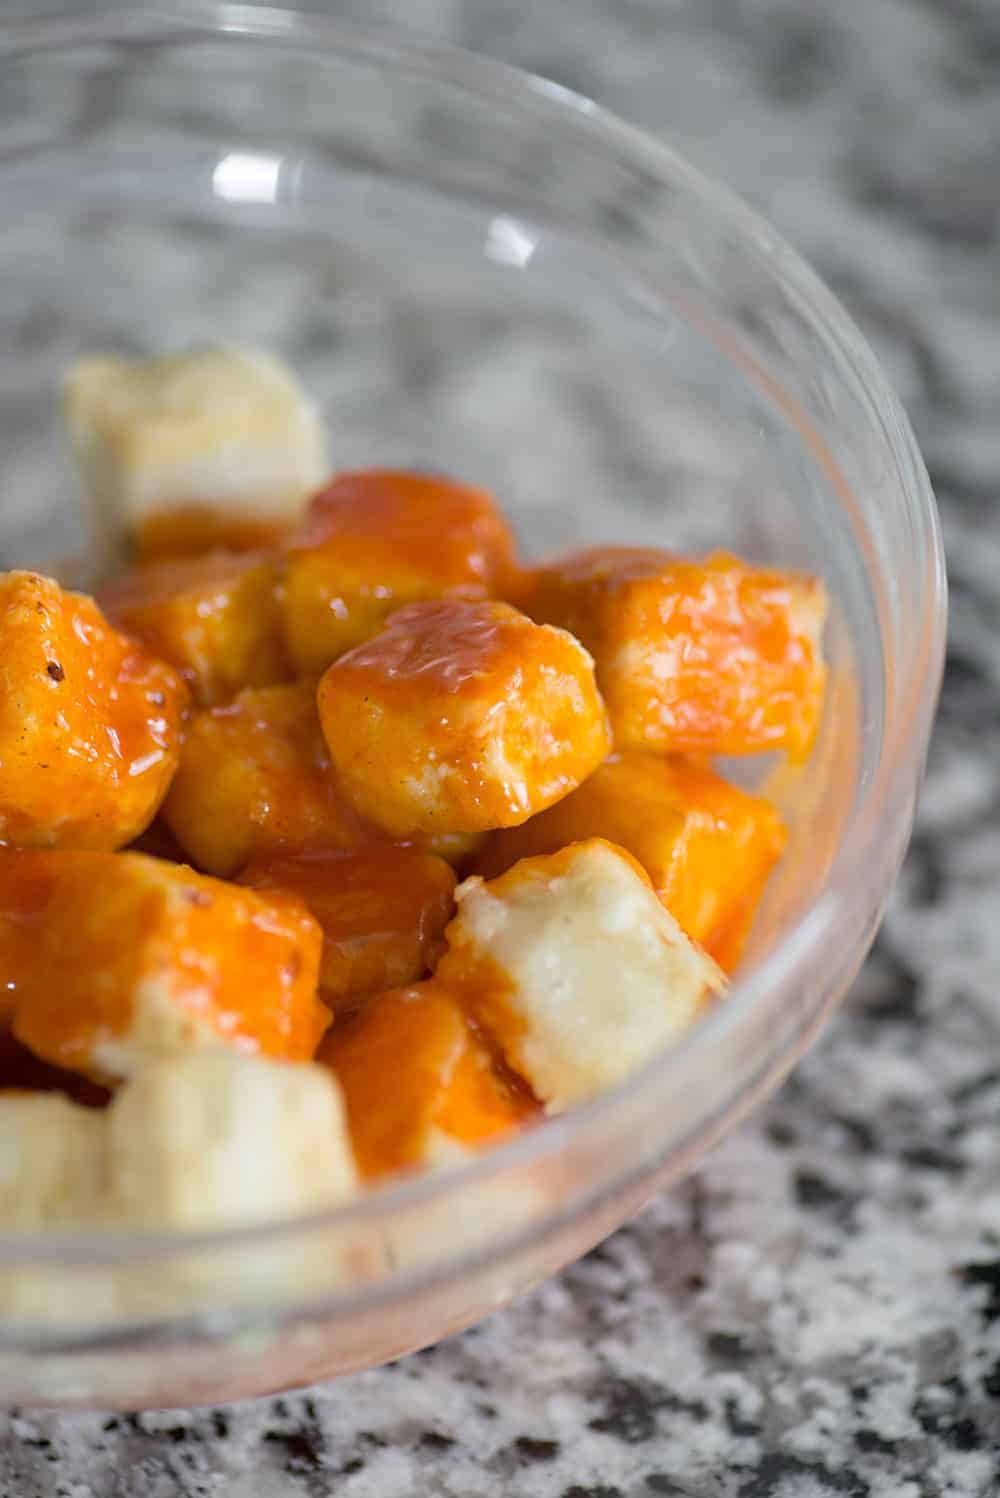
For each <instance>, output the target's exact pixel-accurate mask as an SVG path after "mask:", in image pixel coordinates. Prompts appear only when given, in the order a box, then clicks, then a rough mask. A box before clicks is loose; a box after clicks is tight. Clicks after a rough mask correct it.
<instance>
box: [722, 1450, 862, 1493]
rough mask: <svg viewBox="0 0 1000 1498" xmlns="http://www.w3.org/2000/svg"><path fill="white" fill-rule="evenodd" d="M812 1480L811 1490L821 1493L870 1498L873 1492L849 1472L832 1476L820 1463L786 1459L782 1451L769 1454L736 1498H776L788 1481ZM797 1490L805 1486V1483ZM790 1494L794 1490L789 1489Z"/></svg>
mask: <svg viewBox="0 0 1000 1498" xmlns="http://www.w3.org/2000/svg"><path fill="white" fill-rule="evenodd" d="M796 1478H803V1479H809V1486H810V1490H811V1491H812V1492H813V1493H814V1494H816V1495H817V1498H818V1495H819V1494H821V1493H844V1494H846V1495H847V1498H869V1495H870V1493H871V1489H870V1488H869V1486H868V1484H867V1483H866V1482H865V1480H864V1478H863V1477H861V1476H860V1474H859V1473H857V1472H852V1471H851V1470H850V1468H840V1469H839V1470H838V1471H836V1472H831V1471H830V1469H829V1467H824V1466H823V1465H822V1464H821V1463H820V1462H806V1461H802V1460H801V1458H799V1457H797V1456H786V1455H784V1454H782V1453H781V1452H780V1451H769V1452H768V1453H767V1455H766V1456H764V1457H762V1458H761V1460H760V1461H759V1462H758V1464H757V1466H756V1467H754V1469H753V1471H752V1472H751V1473H750V1474H749V1475H748V1477H747V1478H746V1480H745V1482H744V1483H743V1485H742V1487H740V1488H739V1489H738V1492H737V1498H775V1494H776V1493H779V1492H781V1491H782V1485H783V1484H784V1482H785V1479H791V1480H792V1482H794V1479H796ZM798 1486H800V1487H801V1486H804V1484H803V1483H800V1484H798ZM789 1491H791V1487H789Z"/></svg>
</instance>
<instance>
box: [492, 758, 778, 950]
mask: <svg viewBox="0 0 1000 1498" xmlns="http://www.w3.org/2000/svg"><path fill="white" fill-rule="evenodd" d="M590 837H601V838H605V839H607V840H608V841H609V842H613V843H616V844H618V845H619V846H620V847H622V848H625V849H626V850H627V851H628V852H629V853H631V854H632V855H633V856H634V857H635V858H636V859H637V860H638V861H639V863H640V864H641V865H642V867H643V868H644V869H645V871H646V873H647V874H648V876H649V878H650V880H651V881H652V885H653V888H654V889H655V890H656V893H657V894H658V895H659V897H660V899H661V900H662V902H663V904H664V905H665V906H666V908H667V909H668V910H669V911H670V913H671V914H672V915H673V916H674V918H675V920H676V921H677V922H678V924H679V925H680V926H681V928H682V929H683V930H684V931H685V932H686V933H687V935H688V936H690V937H691V939H692V940H693V941H696V942H698V943H699V944H700V945H701V946H703V947H704V948H705V950H706V951H707V952H708V953H709V954H710V955H711V956H712V957H714V958H715V960H716V962H718V963H719V965H720V967H722V968H723V969H725V970H726V971H727V972H731V971H732V970H733V968H734V967H735V966H736V963H737V962H738V961H739V957H740V953H741V951H742V947H743V943H744V941H745V938H746V935H747V932H748V931H749V927H750V924H751V922H752V920H753V916H754V912H755V910H756V907H757V904H758V902H759V900H760V897H761V895H762V893H763V890H764V886H765V884H766V882H767V879H768V876H769V875H770V873H771V870H772V869H773V867H774V865H775V864H776V863H777V861H778V859H779V858H780V856H781V854H782V852H783V850H784V847H785V842H786V832H785V829H784V826H783V825H782V822H781V819H780V817H779V816H778V814H777V812H776V811H775V810H774V808H773V807H772V806H771V805H770V803H769V802H767V801H766V800H764V799H763V797H761V796H752V795H749V794H748V793H747V792H746V791H743V790H741V789H740V788H739V787H738V786H735V785H731V784H729V782H728V781H726V780H724V779H723V778H722V777H721V776H720V775H717V774H716V773H715V772H714V771H713V770H712V769H710V768H709V767H708V766H707V765H702V764H699V763H697V762H696V761H691V760H684V759H681V758H677V757H674V758H668V757H664V756H661V755H654V754H645V753H641V752H638V751H636V750H624V751H622V752H621V753H619V754H613V755H611V756H610V757H609V758H608V759H606V760H605V761H604V763H603V765H601V766H600V767H599V768H598V769H597V770H595V771H594V773H593V775H591V776H590V778H589V779H588V780H586V781H584V783H583V785H582V786H580V788H579V789H578V790H576V791H573V792H572V794H571V795H569V796H567V797H566V798H565V799H564V800H562V801H560V802H558V803H557V804H556V805H555V806H553V807H551V808H550V809H549V810H548V811H544V812H542V813H541V814H540V815H539V816H537V817H532V818H531V820H530V821H528V822H525V823H524V824H523V825H522V826H521V827H515V828H511V829H509V830H507V831H502V832H496V833H494V834H492V836H491V837H490V839H489V841H488V843H487V845H486V847H485V848H484V850H483V852H482V853H481V854H480V855H479V857H478V859H477V860H476V862H475V870H476V872H477V873H479V874H482V875H483V876H484V877H485V878H487V879H492V878H494V877H496V875H498V874H501V873H503V872H504V871H505V870H506V869H509V868H510V867H511V865H512V864H514V863H516V862H517V860H518V859H519V858H528V857H532V856H534V855H536V854H540V853H554V852H556V850H557V849H559V848H564V847H565V846H566V845H567V844H568V843H572V842H578V841H582V840H583V839H585V838H590Z"/></svg>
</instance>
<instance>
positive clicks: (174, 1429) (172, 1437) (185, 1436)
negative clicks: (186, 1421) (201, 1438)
mask: <svg viewBox="0 0 1000 1498" xmlns="http://www.w3.org/2000/svg"><path fill="white" fill-rule="evenodd" d="M161 1435H162V1436H163V1437H164V1438H165V1439H166V1440H168V1441H169V1442H170V1443H171V1444H172V1445H174V1446H183V1444H184V1442H185V1441H194V1440H197V1439H198V1432H197V1431H195V1430H192V1429H191V1428H190V1427H189V1426H187V1425H170V1426H168V1427H167V1429H166V1430H164V1431H161Z"/></svg>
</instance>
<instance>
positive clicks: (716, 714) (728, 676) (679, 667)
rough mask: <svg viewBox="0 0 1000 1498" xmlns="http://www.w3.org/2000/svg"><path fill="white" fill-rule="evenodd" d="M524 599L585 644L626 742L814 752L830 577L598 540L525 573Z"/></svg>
mask: <svg viewBox="0 0 1000 1498" xmlns="http://www.w3.org/2000/svg"><path fill="white" fill-rule="evenodd" d="M517 597H518V602H519V603H520V604H521V606H522V607H523V608H524V609H525V611H526V612H527V613H529V614H530V615H531V617H532V618H534V619H538V620H544V621H547V622H549V623H552V624H559V625H562V626H563V628H565V629H568V630H570V631H572V633H573V634H575V635H576V636H577V637H578V638H579V639H580V640H582V642H583V643H584V644H585V645H586V646H587V649H588V650H589V651H590V652H591V654H592V655H593V657H594V660H595V662H596V666H597V680H598V684H599V686H600V688H601V691H602V693H603V695H604V698H605V701H606V702H607V706H608V712H609V715H610V718H611V724H612V729H613V732H614V736H615V743H616V745H617V746H618V747H619V748H636V749H639V748H645V749H653V750H657V751H668V752H671V753H698V754H752V753H757V752H760V751H763V750H769V749H784V750H787V752H788V753H789V754H790V755H791V756H792V757H793V758H796V759H804V758H805V757H806V755H808V753H809V750H810V748H811V747H812V743H813V740H814V738H815V734H816V729H817V726H818V723H819V717H820V712H821V709H822V701H823V690H824V685H825V669H824V666H823V661H822V656H821V645H820V635H821V631H822V625H823V619H824V616H825V611H826V599H825V594H824V590H823V587H822V584H821V583H820V582H818V581H817V580H816V579H815V578H809V577H804V576H799V575H797V574H795V573H787V572H776V571H772V570H768V569H766V568H759V567H751V566H748V565H747V564H746V563H743V562H740V561H738V560H737V559H736V558H735V557H732V556H729V555H727V554H726V553H724V552H720V553H717V554H715V555H713V556H710V557H708V558H707V559H706V560H705V561H703V562H691V561H684V560H681V559H679V558H676V557H673V556H671V555H670V554H669V553H668V552H663V551H655V550H652V549H643V548H628V547H601V548H596V549H594V550H591V551H585V552H578V553H576V554H575V555H572V556H569V557H566V558H565V559H563V560H562V561H558V562H554V563H552V564H550V565H548V566H546V567H541V568H538V569H536V570H535V571H534V572H533V573H525V574H522V575H521V578H520V580H519V583H518V585H517Z"/></svg>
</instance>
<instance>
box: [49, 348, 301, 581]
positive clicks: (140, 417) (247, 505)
mask: <svg viewBox="0 0 1000 1498" xmlns="http://www.w3.org/2000/svg"><path fill="white" fill-rule="evenodd" d="M64 411H65V419H66V425H67V428H68V431H69V437H70V442H71V445H72V448H73V452H74V456H75V458H76V461H77V464H78V466H79V468H80V472H81V475H82V477H83V483H84V487H85V490H86V494H87V499H88V502H89V506H90V513H91V521H92V525H93V530H94V536H95V541H96V544H97V547H98V549H99V551H100V552H101V554H102V557H103V558H105V559H106V558H109V557H112V556H115V555H118V554H119V553H120V552H121V550H122V549H123V546H124V544H125V542H126V541H127V540H128V538H129V537H131V536H134V535H136V534H137V533H138V532H139V530H140V529H141V526H142V523H143V522H144V521H145V520H148V519H149V517H150V516H152V515H156V514H162V513H163V512H165V511H170V510H177V509H184V508H186V507H189V506H194V507H205V508H210V509H213V510H218V511H226V510H232V512H233V514H234V516H238V517H240V518H243V519H250V518H258V519H268V520H270V519H275V520H281V519H287V520H289V521H291V520H294V519H296V518H297V516H298V514H299V512H300V510H301V508H302V503H303V501H304V499H305V498H306V496H307V495H308V494H309V493H310V492H311V491H312V490H313V489H315V488H317V487H318V485H319V484H320V483H321V482H322V481H323V479H324V478H326V477H327V473H328V469H327V460H326V448H325V442H324V437H323V429H322V426H321V424H320V420H319V416H318V414H317V412H316V409H315V407H314V406H313V404H312V402H311V401H310V400H309V399H308V398H307V396H306V394H305V392H304V391H303V389H302V387H301V386H300V384H299V382H298V380H297V379H296V377H295V375H294V374H293V373H292V371H291V370H290V369H289V368H288V367H287V366H286V365H285V364H283V363H282V362H281V360H279V359H276V358H274V357H273V356H271V355H269V354H264V353H260V352H257V351H255V350H251V349H243V348H234V347H215V346H207V347H204V348H197V349H192V350H190V351H189V352H187V353H182V354H170V355H165V356H162V357H160V358H154V359H145V360H133V359H123V358H119V357H116V356H114V355H111V354H91V355H89V356H87V357H85V358H82V359H80V360H78V361H77V363H76V364H74V365H73V367H72V368H71V369H70V370H69V373H68V374H67V376H66V380H65V385H64Z"/></svg>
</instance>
